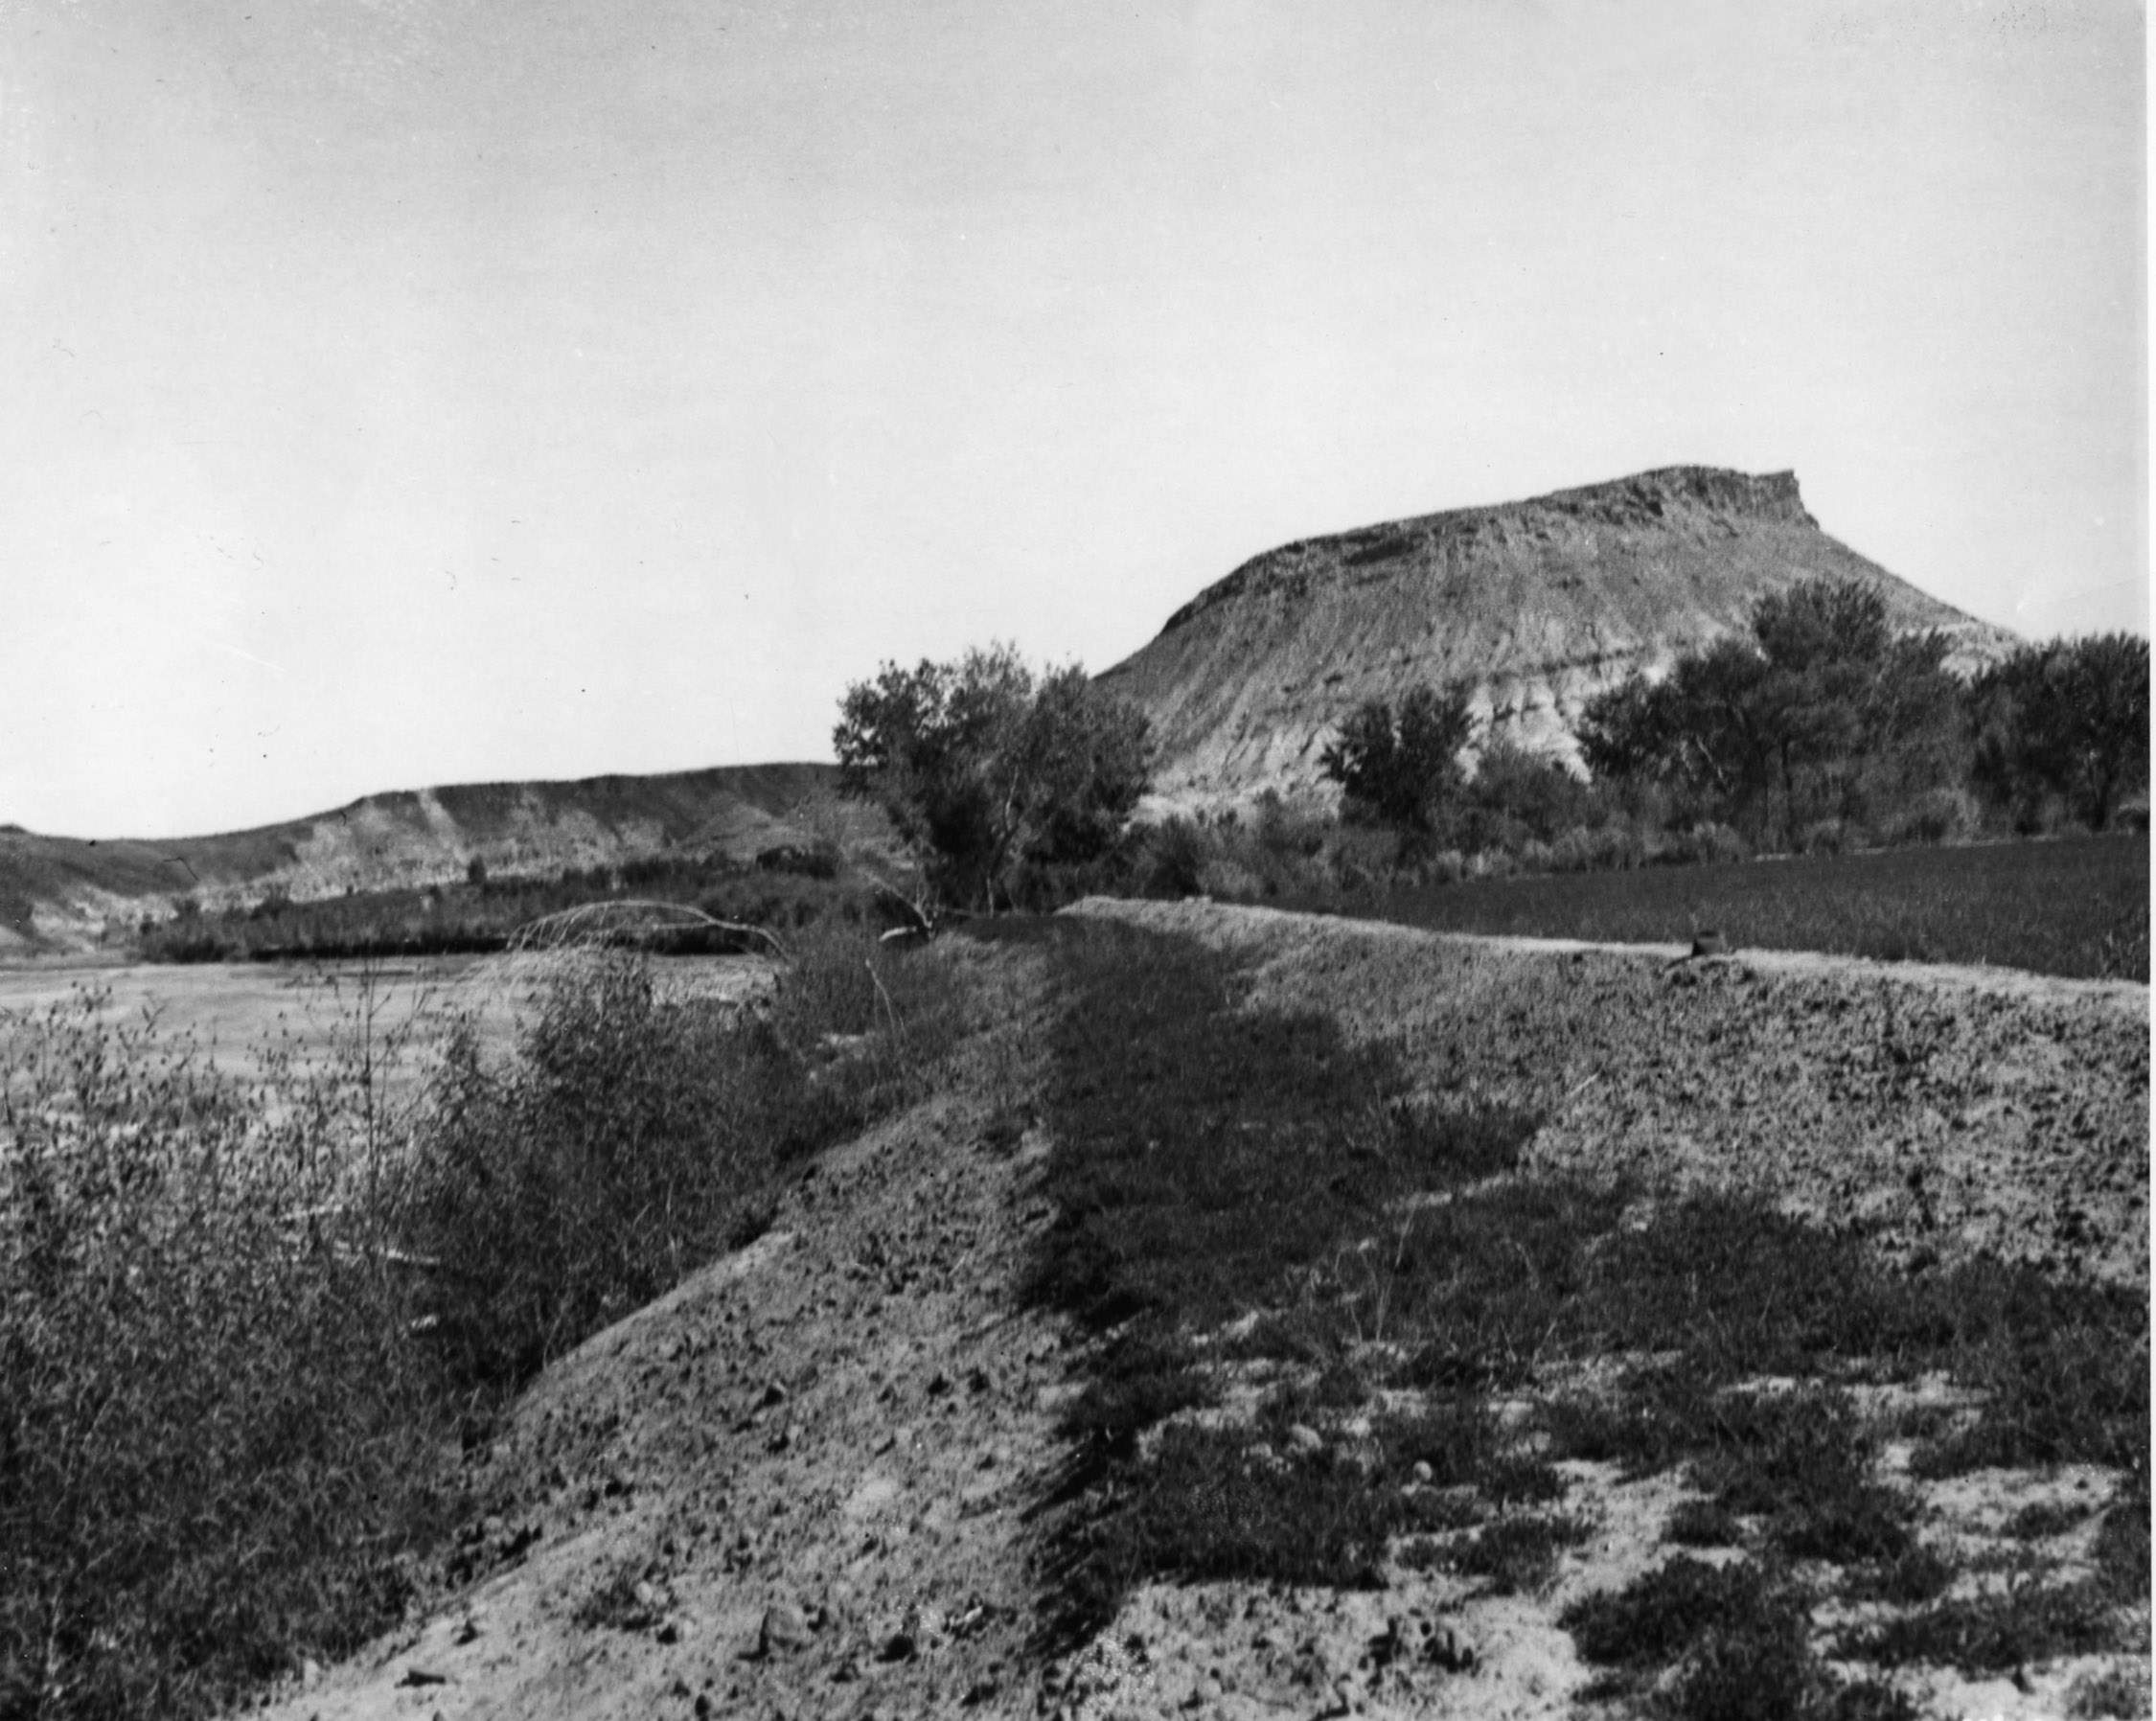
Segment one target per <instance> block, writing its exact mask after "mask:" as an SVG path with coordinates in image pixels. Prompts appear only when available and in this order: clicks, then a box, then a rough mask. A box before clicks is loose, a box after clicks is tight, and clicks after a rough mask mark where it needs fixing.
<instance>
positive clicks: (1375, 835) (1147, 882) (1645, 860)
mask: <svg viewBox="0 0 2156 1721" xmlns="http://www.w3.org/2000/svg"><path fill="white" fill-rule="evenodd" d="M1534 769H1537V770H1543V771H1547V772H1548V774H1549V775H1550V776H1564V775H1565V773H1564V772H1563V770H1562V769H1561V768H1559V767H1557V766H1554V765H1549V766H1538V767H1535V768H1534ZM1504 772H1505V776H1504V779H1503V780H1502V781H1501V782H1499V783H1494V784H1492V785H1490V786H1488V787H1487V788H1485V789H1484V790H1483V791H1482V792H1481V793H1482V795H1483V796H1485V797H1487V798H1483V799H1479V800H1478V799H1476V798H1474V795H1475V785H1472V784H1471V785H1469V790H1468V793H1467V795H1465V796H1463V798H1462V801H1461V803H1460V804H1459V805H1457V806H1456V807H1454V808H1453V809H1451V810H1450V811H1449V814H1448V815H1447V816H1445V817H1443V818H1441V819H1440V820H1438V821H1437V822H1436V825H1435V828H1434V830H1433V831H1432V832H1431V833H1429V834H1427V835H1423V834H1403V833H1400V832H1396V831H1394V830H1391V829H1389V828H1388V827H1386V826H1384V825H1382V824H1375V823H1371V822H1367V821H1364V820H1359V819H1357V818H1355V817H1354V816H1353V814H1352V809H1350V811H1349V813H1348V815H1346V816H1338V815H1333V814H1332V813H1329V812H1327V811H1324V810H1322V809H1320V808H1319V807H1317V806H1314V805H1307V804H1306V805H1296V804H1293V803H1290V802H1288V801H1286V800H1284V799H1282V798H1281V797H1280V796H1279V795H1277V794H1275V793H1273V792H1267V793H1266V794H1264V795H1262V796H1260V797H1259V798H1258V799H1257V800H1256V801H1255V802H1254V803H1252V804H1251V805H1250V806H1249V807H1247V808H1244V809H1232V808H1231V809H1226V810H1223V811H1221V812H1218V813H1214V814H1210V815H1207V814H1199V815H1172V816H1170V817H1168V818H1165V819H1162V820H1160V821H1158V822H1157V823H1154V824H1150V825H1144V826H1138V827H1135V828H1134V829H1133V831H1132V833H1131V834H1130V836H1129V838H1127V839H1126V841H1125V842H1124V843H1123V845H1122V846H1121V847H1120V848H1119V849H1117V850H1116V851H1115V852H1114V853H1112V854H1111V855H1109V856H1106V857H1104V858H1102V859H1100V860H1098V861H1093V862H1090V863H1089V864H1087V865H1084V866H1066V867H1058V868H1043V867H1035V868H1021V869H1020V870H1019V872H1018V874H1017V876H1016V879H1015V883H1014V887H1013V894H1014V896H1015V898H1016V899H1017V901H1018V902H1019V903H1021V905H1023V906H1030V907H1037V908H1042V907H1052V906H1057V905H1058V904H1060V903H1063V902H1067V901H1070V900H1072V899H1073V898H1074V897H1076V896H1079V895H1084V894H1087V893H1089V892H1102V893H1108V894H1134V895H1147V896H1165V897H1179V896H1200V895H1203V896H1212V897H1219V898H1222V899H1227V900H1233V901H1242V902H1262V901H1270V900H1273V899H1275V898H1279V899H1293V900H1296V901H1310V900H1313V899H1322V898H1326V897H1330V896H1339V895H1342V894H1352V893H1356V892H1361V891H1366V890H1368V889H1371V888H1389V887H1398V886H1411V887H1422V886H1428V885H1433V884H1454V883H1461V882H1463V881H1465V880H1470V879H1503V878H1512V877H1516V876H1520V875H1536V874H1559V873H1587V872H1620V871H1630V870H1635V869H1639V868H1643V867H1651V866H1690V865H1698V864H1705V863H1710V862H1717V861H1745V860H1750V859H1752V858H1754V856H1755V854H1759V853H1763V852H1765V851H1763V850H1760V849H1758V848H1756V847H1755V844H1754V842H1753V841H1752V840H1751V839H1750V838H1748V837H1747V836H1746V835H1745V833H1744V832H1742V831H1740V830H1738V829H1737V828H1735V827H1734V826H1732V825H1730V824H1727V823H1725V822H1722V821H1719V820H1716V819H1712V818H1706V817H1698V816H1693V815H1694V813H1695V812H1696V810H1695V809H1691V808H1688V807H1686V806H1685V805H1683V804H1682V803H1681V801H1680V799H1679V797H1677V796H1675V795H1673V794H1671V793H1669V792H1666V791H1664V790H1662V789H1660V788H1654V787H1649V788H1645V789H1640V790H1635V791H1631V792H1617V791H1616V790H1611V789H1603V788H1597V787H1594V786H1591V785H1588V784H1585V783H1580V782H1577V781H1575V780H1572V779H1570V778H1567V787H1566V788H1565V789H1563V790H1562V791H1555V792H1552V791H1548V790H1538V791H1537V792H1535V793H1534V794H1533V795H1531V796H1521V797H1519V798H1516V799H1511V800H1507V799H1505V798H1504V797H1505V796H1506V795H1507V794H1510V793H1512V792H1514V791H1515V790H1516V789H1517V784H1518V778H1519V777H1520V776H1521V775H1522V774H1525V770H1524V768H1522V767H1520V766H1518V765H1517V764H1516V763H1515V762H1513V761H1510V760H1507V761H1505V762H1504ZM2053 815H2054V816H2053V817H2052V818H2050V819H2049V821H2048V822H2047V823H2046V825H2045V826H2044V828H2043V830H2044V834H2047V835H2073V834H2076V833H2077V832H2078V831H2079V829H2080V827H2078V826H2077V825H2076V824H2075V822H2074V821H2073V820H2071V819H2069V818H2067V817H2065V816H2064V815H2063V811H2062V810H2061V809H2058V808H2055V807H2054V808H2053ZM2014 834H2015V833H2014V832H2012V831H2011V830H2010V829H2009V828H2008V827H2007V826H2006V825H2005V824H2003V823H2002V822H2001V820H1999V819H1998V818H1996V817H1993V816H1991V815H1987V814H1986V812H1985V810H1984V808H1983V807H1982V806H1981V805H1980V804H1979V802H1978V801H1977V800H1976V799H1975V797H1973V796H1971V795H1970V794H1969V793H1968V792H1966V791H1964V790H1960V789H1935V790H1930V791H1926V792H1923V793H1921V794H1918V795H1915V796H1913V797H1912V798H1911V799H1910V800H1908V801H1907V802H1905V803H1903V804H1902V805H1900V806H1898V807H1897V808H1895V809H1894V810H1893V812H1892V815H1882V816H1881V817H1879V818H1876V819H1870V820H1856V819H1846V818H1829V819H1820V820H1815V821H1814V822H1812V823H1811V824H1810V825H1807V826H1805V827H1804V828H1803V829H1802V830H1801V831H1800V833H1799V838H1798V843H1797V852H1799V853H1800V854H1806V855H1839V854H1851V853H1857V852H1860V851H1869V850H1874V849H1883V848H1897V847H1912V846H1921V845H1938V844H1954V843H1965V842H1973V841H1982V840H1987V839H1995V838H2008V837H2011V836H2013V835H2014Z"/></svg>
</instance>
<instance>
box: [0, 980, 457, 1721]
mask: <svg viewBox="0 0 2156 1721" xmlns="http://www.w3.org/2000/svg"><path fill="white" fill-rule="evenodd" d="M101 1003H102V1000H101V999H100V998H95V997H90V996H79V997H78V998H76V1000H74V1001H72V1002H70V1003H67V1004H64V1005H60V1006H56V1007H55V1008H54V1009H52V1010H51V1011H50V1012H48V1013H47V1014H45V1015H43V1016H41V1017H39V1018H37V1019H35V1020H33V1021H14V1022H9V1023H6V1024H0V1056H4V1057H5V1060H6V1061H5V1064H4V1065H0V1715H5V1716H9V1717H15V1716H32V1715H37V1716H78V1715H80V1716H89V1715H98V1716H132V1715H149V1714H165V1715H180V1714H190V1713H200V1712H204V1711H206V1710H209V1709H211V1708H214V1707H216V1706H217V1705H218V1703H219V1702H220V1700H222V1699H225V1698H227V1697H229V1695H230V1694H231V1693H232V1692H233V1691H234V1690H235V1689H237V1688H239V1687H241V1686H243V1685H245V1684H246V1683H247V1682H249V1681H252V1680H256V1679H260V1678H262V1677H264V1676H265V1675H268V1674H270V1673H273V1672H275V1671H278V1670H280V1669H282V1668H285V1667H287V1666H289V1665H290V1664H292V1660H293V1658H294V1656H295V1655H296V1654H298V1653H300V1652H302V1651H306V1652H310V1653H315V1654H334V1653H337V1652H339V1651H341V1650H344V1649H346V1648H349V1647H350V1646H352V1645H353V1644H354V1643H356V1641H358V1639H360V1638H361V1637H363V1636H364V1635H366V1634H367V1633H368V1632H370V1631H372V1630H374V1629H376V1628H378V1627H379V1626H380V1625H382V1624H383V1623H385V1622H386V1621H387V1620H389V1619H392V1618H395V1616H396V1613H397V1611H398V1609H399V1608H400V1607H401V1605H402V1602H403V1599H404V1593H405V1577H404V1572H403V1568H402V1565H401V1561H400V1557H399V1556H400V1555H401V1553H403V1552H404V1551H405V1550H406V1549H408V1548H410V1547H411V1546H412V1545H413V1543H414V1541H415V1539H416V1538H418V1537H420V1536H421V1535H423V1534H424V1526H425V1525H426V1523H427V1522H428V1521H429V1520H430V1519H431V1518H432V1517H434V1516H435V1515H436V1504H437V1492H438V1490H439V1489H440V1488H441V1487H443V1486H444V1485H445V1483H446V1480H447V1479H446V1478H445V1477H444V1475H443V1474H442V1472H441V1471H440V1469H439V1467H438V1466H437V1465H436V1464H435V1463H434V1462H433V1461H432V1456H431V1453H432V1445H431V1442H432V1436H433V1434H434V1433H435V1432H436V1429H437V1425H438V1423H439V1421H440V1416H441V1404H440V1401H439V1400H438V1399H437V1398H436V1397H435V1396H434V1394H433V1392H432V1389H431V1382H430V1380H429V1378H428V1368H427V1365H426V1363H425V1360H424V1357H423V1356H421V1355H420V1354H419V1353H417V1352H416V1351H415V1349H414V1347H413V1346H412V1345H411V1344H410V1342H409V1341H408V1340H407V1339H406V1337H405V1334H404V1330H403V1319H404V1303H405V1298H404V1291H405V1286H404V1283H403V1274H402V1273H401V1269H400V1268H399V1267H398V1266H397V1265H396V1264H395V1263H394V1262H393V1261H391V1260H390V1259H389V1258H387V1252H386V1251H388V1250H389V1249H390V1246H391V1244H392V1243H393V1241H394V1238H393V1234H392V1233H391V1231H390V1230H389V1229H388V1228H387V1227H386V1226H385V1225H384V1224H383V1223H381V1222H382V1220H383V1218H384V1216H385V1211H384V1209H382V1208H372V1209H371V1208H369V1207H368V1206H367V1205H366V1202H367V1194H368V1190H369V1188H370V1186H372V1187H374V1188H377V1189H378V1188H379V1187H380V1179H381V1178H382V1176H383V1175H384V1173H385V1171H386V1169H387V1168H386V1164H385V1155H386V1152H387V1136H385V1134H384V1133H383V1129H382V1126H383V1125H384V1123H385V1122H386V1120H385V1119H384V1118H383V1117H382V1116H381V1114H380V1113H379V1111H378V1101H379V1098H380V1094H379V1092H378V1091H374V1090H372V1083H373V1079H374V1076H375V1075H376V1074H377V1073H378V1071H379V1069H380V1065H379V1063H378V1062H368V1063H362V1062H361V1061H359V1060H358V1059H357V1058H356V1057H348V1058H346V1059H345V1060H344V1061H343V1062H342V1064H341V1065H340V1066H339V1067H337V1068H336V1069H335V1070H334V1071H333V1073H332V1074H331V1075H330V1076H328V1077H325V1078H322V1079H319V1080H316V1081H312V1082H306V1083H303V1082H300V1081H299V1080H298V1079H297V1078H295V1077H293V1076H292V1075H291V1072H290V1069H289V1067H288V1066H286V1067H283V1068H282V1069H280V1070H278V1071H275V1072H273V1073H275V1074H281V1075H283V1076H284V1077H285V1078H286V1079H285V1080H283V1081H281V1082H279V1083H277V1085H276V1087H275V1088H274V1089H264V1088H261V1087H255V1086H245V1087H242V1086H240V1085H237V1084H235V1083H233V1082H231V1081H229V1080H227V1079H225V1078H223V1077H222V1076H220V1075H219V1074H218V1072H217V1071H216V1070H215V1069H213V1068H212V1067H208V1066H207V1065H206V1064H205V1063H204V1062H203V1061H202V1059H201V1058H200V1056H199V1055H198V1054H197V1053H196V1052H195V1050H194V1049H193V1048H192V1047H191V1046H188V1045H185V1044H182V1045H178V1046H173V1045H172V1044H169V1043H166V1042H162V1041H160V1040H159V1039H157V1038H156V1037H155V1036H154V1035H153V1034H152V1033H151V1032H150V1031H149V1027H148V1026H147V1025H145V1024H139V1023H138V1024H133V1025H120V1026H115V1025H112V1024H111V1023H110V1022H108V1021H106V1020H105V1019H104V1017H103V1014H102V1012H101ZM355 1049H356V1048H355Z"/></svg>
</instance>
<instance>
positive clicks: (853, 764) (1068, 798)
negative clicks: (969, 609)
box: [832, 645, 1153, 909]
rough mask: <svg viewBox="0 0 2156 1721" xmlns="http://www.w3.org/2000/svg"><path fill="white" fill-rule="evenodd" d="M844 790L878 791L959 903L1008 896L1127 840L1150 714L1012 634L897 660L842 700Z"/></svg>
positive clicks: (934, 878) (1147, 772)
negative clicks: (1024, 648) (1038, 659)
mask: <svg viewBox="0 0 2156 1721" xmlns="http://www.w3.org/2000/svg"><path fill="white" fill-rule="evenodd" d="M832 740H833V745H834V746H836V747H837V753H838V776H839V788H840V790H841V792H844V793H847V794H851V795H856V796H859V797H860V798H863V799H867V800H871V801H874V802H875V803H876V804H877V805H879V806H881V807H882V808H883V811H884V813H885V814H887V815H889V817H890V820H891V823H892V825H893V827H894V828H895V829H896V830H897V832H898V834H899V837H900V838H901V839H903V840H904V841H905V842H906V843H907V844H908V845H909V846H910V847H911V848H912V849H913V850H914V852H915V853H916V854H917V855H918V856H919V857H920V859H921V862H922V867H923V871H924V873H925V874H926V876H927V881H928V884H929V889H930V891H931V892H932V893H933V894H934V896H935V897H936V899H937V900H938V901H939V902H941V903H944V904H946V905H948V906H952V907H959V908H984V909H995V908H998V907H1010V906H1014V905H1016V904H1017V903H1018V902H1019V901H1020V900H1021V898H1032V897H1035V896H1037V895H1038V894H1039V893H1040V891H1041V890H1042V888H1043V886H1044V881H1045V880H1048V879H1051V878H1052V877H1053V876H1054V875H1055V874H1057V873H1059V872H1067V871H1070V870H1072V869H1084V868H1085V867H1087V866H1088V865H1089V864H1092V863H1096V862H1098V861H1102V860H1103V859H1104V858H1106V857H1107V856H1108V855H1109V854H1110V852H1111V851H1112V850H1113V849H1114V848H1115V847H1116V845H1117V844H1118V843H1119V842H1120V841H1121V840H1122V838H1123V836H1124V831H1125V827H1126V826H1127V825H1128V824H1129V822H1130V818H1131V815H1132V814H1133V813H1134V812H1135V811H1136V809H1137V804H1138V798H1139V797H1140V796H1141V795H1143V794H1144V793H1145V792H1146V790H1147V788H1148V787H1149V786H1150V784H1151V770H1152V750H1153V749H1152V738H1151V735H1150V733H1149V731H1148V725H1147V723H1146V719H1145V715H1144V713H1142V712H1140V711H1139V710H1138V709H1137V708H1136V707H1135V706H1134V705H1132V704H1130V703H1129V702H1128V701H1126V700H1119V699H1115V698H1113V697H1112V696H1110V695H1108V694H1105V693H1103V692H1102V691H1100V689H1098V688H1096V687H1095V686H1094V685H1093V683H1092V681H1091V680H1090V679H1089V677H1087V675H1086V672H1085V671H1084V670H1083V669H1081V668H1080V667H1079V666H1078V665H1076V664H1071V665H1069V666H1068V667H1067V668H1064V669H1056V670H1049V671H1046V672H1044V673H1043V674H1040V675H1036V674H1035V672H1034V671H1033V670H1032V669H1031V668H1029V667H1028V666H1027V664H1026V663H1025V661H1024V660H1023V659H1022V658H1021V656H1020V655H1019V654H1018V652H1017V651H1016V650H1015V649H1014V648H1013V647H1010V646H1007V645H997V646H992V647H990V648H988V649H987V650H985V651H982V650H978V649H976V650H974V651H971V652H968V653H967V654H965V655H964V656H963V657H961V658H959V659H958V660H957V661H956V662H955V663H933V662H929V661H927V660H923V661H922V662H921V663H920V664H919V665H918V666H917V667H915V668H913V669H909V670H908V669H901V668H900V667H899V666H898V665H897V664H894V663H886V664H884V665H883V669H882V671H881V672H880V673H879V674H878V675H877V677H876V678H875V679H874V680H873V681H860V682H856V683H855V684H854V685H853V686H852V687H850V688H848V689H847V691H846V697H845V699H844V700H843V701H842V702H841V703H840V706H839V714H838V726H837V730H836V731H835V732H834V734H833V737H832Z"/></svg>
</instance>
